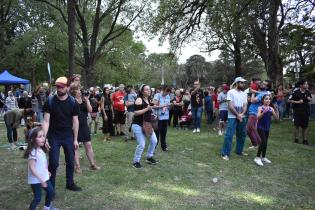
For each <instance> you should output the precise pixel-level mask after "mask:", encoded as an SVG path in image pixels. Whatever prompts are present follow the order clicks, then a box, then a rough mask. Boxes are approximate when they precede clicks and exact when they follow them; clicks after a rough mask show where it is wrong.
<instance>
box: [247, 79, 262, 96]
mask: <svg viewBox="0 0 315 210" xmlns="http://www.w3.org/2000/svg"><path fill="white" fill-rule="evenodd" d="M259 83H260V79H257V78H253V79H252V81H251V83H250V85H249V89H250V92H251V93H258V92H259V91H258V86H259Z"/></svg>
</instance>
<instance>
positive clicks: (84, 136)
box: [71, 86, 101, 173]
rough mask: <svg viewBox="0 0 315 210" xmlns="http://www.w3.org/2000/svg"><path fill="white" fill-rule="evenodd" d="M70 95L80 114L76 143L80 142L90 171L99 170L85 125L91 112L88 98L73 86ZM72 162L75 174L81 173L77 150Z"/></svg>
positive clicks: (87, 128)
mask: <svg viewBox="0 0 315 210" xmlns="http://www.w3.org/2000/svg"><path fill="white" fill-rule="evenodd" d="M71 95H72V96H73V97H75V100H76V101H77V103H78V104H79V107H80V113H79V116H78V119H79V131H78V142H82V143H83V145H84V148H85V153H86V156H87V158H88V159H89V162H90V164H91V167H90V169H91V170H99V169H101V168H100V167H99V166H97V165H96V163H95V159H94V152H93V148H92V144H91V135H90V129H89V126H88V123H87V117H88V112H91V111H92V106H91V104H90V101H89V99H88V97H87V96H82V94H81V91H80V89H79V88H78V87H75V86H72V87H71ZM74 160H75V172H76V173H82V171H81V168H80V161H79V149H76V150H75V155H74Z"/></svg>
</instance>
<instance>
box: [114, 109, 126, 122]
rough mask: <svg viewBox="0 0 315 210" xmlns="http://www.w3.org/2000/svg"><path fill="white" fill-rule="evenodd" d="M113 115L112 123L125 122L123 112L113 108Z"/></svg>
mask: <svg viewBox="0 0 315 210" xmlns="http://www.w3.org/2000/svg"><path fill="white" fill-rule="evenodd" d="M114 115H115V116H114V123H115V124H122V125H124V124H125V121H126V115H125V112H121V111H117V110H114Z"/></svg>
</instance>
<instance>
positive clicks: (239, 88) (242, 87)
mask: <svg viewBox="0 0 315 210" xmlns="http://www.w3.org/2000/svg"><path fill="white" fill-rule="evenodd" d="M237 89H238V90H241V91H243V90H244V89H245V87H244V86H237Z"/></svg>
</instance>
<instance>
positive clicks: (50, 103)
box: [47, 95, 75, 111]
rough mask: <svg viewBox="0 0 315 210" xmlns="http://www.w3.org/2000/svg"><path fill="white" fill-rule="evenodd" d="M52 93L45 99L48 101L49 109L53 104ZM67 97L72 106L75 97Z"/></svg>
mask: <svg viewBox="0 0 315 210" xmlns="http://www.w3.org/2000/svg"><path fill="white" fill-rule="evenodd" d="M54 97H55V96H54V95H52V96H48V99H47V102H48V108H49V110H50V111H51V110H52V105H53V99H54ZM68 97H70V103H71V106H72V108H73V107H74V105H75V98H74V97H73V96H70V95H69V96H68Z"/></svg>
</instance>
